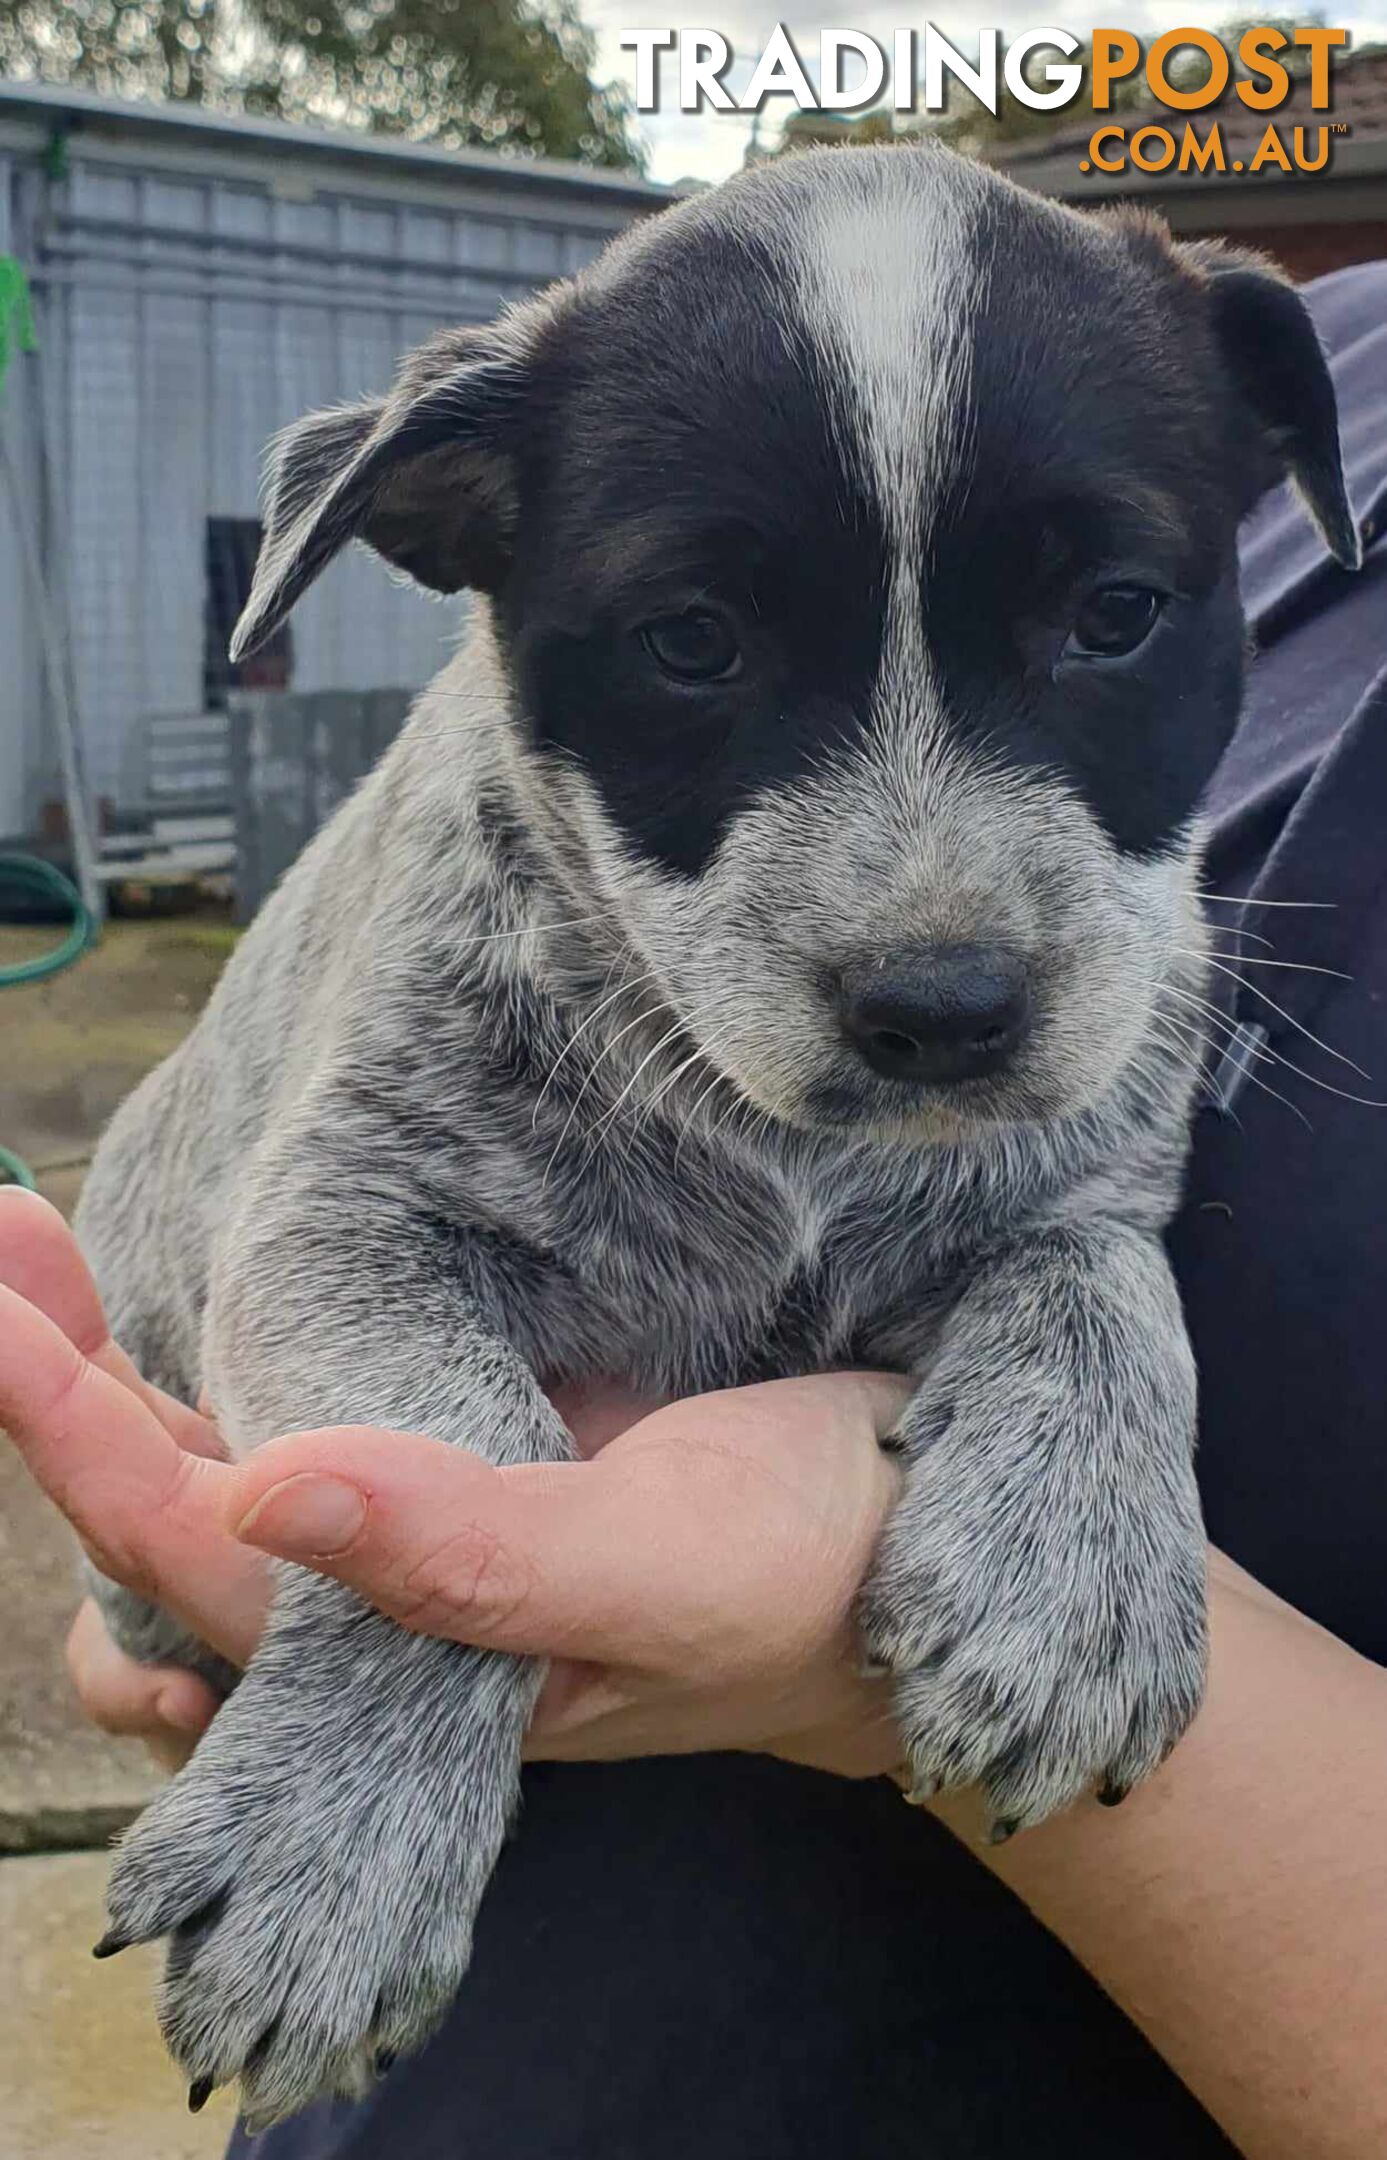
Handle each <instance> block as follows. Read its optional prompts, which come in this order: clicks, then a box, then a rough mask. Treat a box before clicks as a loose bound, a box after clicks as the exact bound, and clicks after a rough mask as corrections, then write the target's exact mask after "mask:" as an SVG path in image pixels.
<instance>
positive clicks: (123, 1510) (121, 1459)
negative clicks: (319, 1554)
mask: <svg viewBox="0 0 1387 2160" xmlns="http://www.w3.org/2000/svg"><path fill="white" fill-rule="evenodd" d="M0 1426H2V1427H4V1429H5V1430H6V1431H7V1432H8V1433H9V1435H10V1437H11V1439H12V1440H13V1441H14V1443H15V1445H16V1447H17V1448H18V1449H19V1452H20V1454H21V1455H22V1456H23V1458H24V1461H25V1463H26V1465H27V1467H28V1469H29V1471H30V1472H31V1474H32V1475H33V1477H34V1478H35V1479H36V1481H37V1482H38V1484H39V1485H40V1486H41V1487H42V1489H43V1491H44V1492H45V1493H46V1494H47V1495H48V1497H49V1499H50V1500H52V1501H53V1502H54V1504H55V1505H56V1506H57V1507H58V1508H60V1509H61V1511H62V1513H63V1514H64V1515H65V1516H66V1517H67V1519H68V1521H69V1522H70V1523H71V1524H72V1527H73V1529H74V1530H75V1531H76V1532H77V1535H78V1537H79V1538H80V1539H81V1540H82V1542H83V1544H84V1545H85V1546H86V1548H87V1550H88V1552H89V1553H90V1554H91V1556H92V1558H93V1559H94V1560H95V1562H96V1564H97V1566H98V1567H99V1568H100V1569H101V1571H102V1573H103V1574H104V1575H108V1576H109V1577H110V1578H111V1579H112V1581H114V1582H118V1583H123V1584H124V1585H125V1587H126V1588H127V1589H130V1590H133V1591H134V1592H135V1593H136V1594H137V1595H138V1596H140V1597H145V1598H148V1599H150V1600H151V1601H152V1602H154V1603H156V1604H159V1605H163V1606H164V1607H165V1608H166V1609H167V1610H168V1611H170V1612H172V1613H174V1614H175V1615H176V1616H177V1617H178V1618H179V1619H181V1620H183V1621H185V1623H186V1624H187V1625H188V1626H190V1627H191V1628H193V1630H194V1631H195V1632H196V1633H197V1634H198V1635H199V1636H200V1637H201V1638H202V1640H203V1641H204V1642H207V1643H209V1644H210V1645H211V1646H212V1648H213V1649H216V1650H219V1651H220V1652H221V1653H222V1655H223V1656H225V1657H228V1658H230V1659H232V1660H233V1661H234V1662H235V1663H238V1664H244V1663H245V1661H246V1659H247V1658H248V1657H249V1655H250V1652H251V1650H252V1649H253V1648H254V1645H255V1642H256V1640H257V1639H258V1636H259V1632H260V1628H261V1625H262V1624H263V1619H264V1610H265V1605H266V1602H267V1597H268V1583H267V1579H266V1575H265V1570H264V1569H263V1567H258V1566H256V1565H255V1564H253V1563H252V1562H251V1560H250V1556H249V1555H248V1554H247V1553H246V1551H245V1550H244V1548H241V1547H238V1546H237V1545H236V1544H235V1542H234V1541H233V1540H232V1539H230V1538H228V1537H227V1536H226V1533H225V1528H224V1514H225V1504H224V1501H223V1500H222V1497H221V1493H220V1489H219V1488H220V1484H221V1481H223V1480H225V1479H227V1478H229V1477H230V1476H231V1474H232V1473H231V1470H230V1468H229V1467H228V1466H227V1465H226V1464H224V1463H218V1462H211V1461H208V1460H206V1459H204V1458H202V1457H199V1456H198V1455H194V1454H188V1453H186V1452H185V1451H184V1450H183V1448H181V1447H180V1446H179V1444H178V1442H177V1441H176V1440H175V1438H174V1437H173V1435H172V1434H171V1433H170V1432H169V1430H168V1428H167V1427H166V1426H165V1425H164V1424H163V1423H162V1421H161V1420H160V1419H159V1418H158V1417H157V1416H156V1415H155V1413H154V1411H153V1410H152V1409H151V1407H150V1405H149V1403H148V1402H147V1401H146V1400H145V1399H144V1397H143V1395H139V1394H135V1393H133V1392H132V1391H131V1389H129V1388H128V1387H127V1386H125V1384H124V1382H123V1381H121V1380H119V1379H117V1378H116V1377H114V1376H113V1375H112V1374H111V1373H110V1372H107V1371H105V1370H104V1369H103V1368H102V1367H101V1366H100V1365H97V1364H95V1363H93V1362H92V1361H91V1360H90V1359H89V1358H86V1357H84V1356H83V1355H82V1353H81V1352H80V1351H79V1350H77V1349H76V1348H75V1347H74V1346H73V1344H72V1343H71V1342H70V1341H69V1340H68V1338H67V1336H66V1335H65V1334H64V1333H63V1331H62V1329H61V1328H60V1327H59V1326H58V1325H57V1324H56V1323H55V1322H54V1321H53V1320H51V1319H49V1317H48V1316H47V1314H46V1313H42V1312H40V1311H39V1310H38V1308H37V1307H36V1306H34V1305H30V1304H28V1303H26V1301H25V1300H24V1299H23V1298H20V1297H17V1296H16V1295H15V1293H14V1292H13V1291H12V1290H9V1289H6V1288H4V1287H3V1286H0Z"/></svg>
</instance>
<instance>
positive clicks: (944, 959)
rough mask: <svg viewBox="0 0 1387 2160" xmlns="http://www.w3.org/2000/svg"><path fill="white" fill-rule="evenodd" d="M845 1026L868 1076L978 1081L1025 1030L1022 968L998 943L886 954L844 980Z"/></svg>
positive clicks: (1025, 984) (1025, 994)
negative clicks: (865, 1063) (868, 1072)
mask: <svg viewBox="0 0 1387 2160" xmlns="http://www.w3.org/2000/svg"><path fill="white" fill-rule="evenodd" d="M840 1011H841V1013H842V1019H843V1025H844V1027H845V1028H846V1030H847V1033H848V1036H849V1038H850V1040H851V1042H852V1044H853V1046H854V1048H855V1049H856V1050H858V1051H859V1052H860V1054H861V1055H862V1056H863V1057H864V1058H865V1059H866V1061H867V1063H868V1064H869V1065H870V1066H871V1068H872V1071H873V1072H878V1073H882V1074H884V1075H885V1076H886V1078H887V1079H890V1080H915V1081H934V1082H936V1083H941V1082H945V1081H951V1080H979V1079H983V1078H984V1077H985V1076H986V1075H987V1074H989V1073H996V1072H999V1071H1000V1070H1001V1068H1002V1067H1003V1066H1004V1065H1005V1064H1006V1062H1007V1060H1008V1058H1010V1057H1011V1055H1012V1053H1013V1052H1014V1051H1015V1049H1016V1047H1017V1045H1018V1044H1019V1043H1020V1041H1021V1038H1022V1036H1023V1035H1024V1033H1025V1031H1026V1020H1027V1017H1028V1014H1029V1011H1030V989H1029V985H1028V982H1027V978H1026V969H1025V964H1024V962H1022V961H1021V960H1019V959H1018V958H1017V957H1016V955H1015V954H1014V953H1009V952H1006V951H1005V950H1003V948H1002V947H1000V946H996V945H932V946H926V947H924V948H922V949H921V950H919V951H916V952H903V953H892V954H889V955H888V956H887V957H886V959H885V960H884V961H882V962H880V963H878V964H877V965H875V966H870V967H861V968H850V969H848V970H847V971H846V973H845V974H844V976H843V979H842V1002H841V1006H840Z"/></svg>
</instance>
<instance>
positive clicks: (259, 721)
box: [230, 689, 415, 922]
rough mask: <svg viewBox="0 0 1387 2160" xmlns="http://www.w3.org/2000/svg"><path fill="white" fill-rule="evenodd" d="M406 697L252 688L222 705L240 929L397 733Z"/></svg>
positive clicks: (407, 693) (401, 693)
mask: <svg viewBox="0 0 1387 2160" xmlns="http://www.w3.org/2000/svg"><path fill="white" fill-rule="evenodd" d="M414 696H415V692H414V691H413V690H407V689H406V690H310V691H304V692H294V691H275V690H260V691H255V692H247V693H240V694H238V695H237V696H236V697H234V698H233V699H232V700H231V709H230V722H231V741H230V750H231V760H230V762H231V790H232V805H233V811H234V815H235V820H236V917H237V920H238V921H239V922H249V921H250V919H251V917H252V915H254V913H255V911H256V909H257V908H258V907H259V906H260V905H261V903H262V902H263V900H264V899H265V896H266V894H267V893H268V892H269V891H270V890H271V888H272V887H273V886H274V885H276V884H277V883H278V881H279V879H280V878H281V877H283V875H284V873H285V871H286V870H287V869H288V868H289V865H290V864H291V863H292V862H293V860H294V858H295V857H296V856H297V855H298V854H299V852H300V850H301V849H302V848H304V847H305V846H306V845H307V844H308V842H309V841H310V840H311V839H312V837H313V835H314V833H315V832H316V831H317V830H318V827H319V826H320V825H321V824H323V823H324V821H325V820H326V819H327V818H329V817H331V815H332V813H333V811H334V810H335V809H336V808H337V805H338V803H339V802H341V800H342V798H343V796H344V795H347V794H349V793H350V791H351V789H352V788H354V787H355V786H356V783H357V781H358V780H361V779H363V778H364V777H365V775H366V774H367V773H368V772H369V771H370V770H371V768H372V766H373V765H375V764H376V762H377V761H378V759H379V758H380V757H382V756H383V754H384V753H385V751H386V750H387V749H388V748H389V747H390V744H391V743H392V742H393V741H394V739H395V737H396V736H397V735H398V733H399V731H400V728H401V726H402V724H403V722H404V718H405V715H406V713H407V712H408V711H409V708H410V704H411V703H412V701H413V699H414Z"/></svg>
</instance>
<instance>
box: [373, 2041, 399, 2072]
mask: <svg viewBox="0 0 1387 2160" xmlns="http://www.w3.org/2000/svg"><path fill="white" fill-rule="evenodd" d="M398 2060H399V2056H398V2054H397V2053H396V2050H395V2049H394V2048H377V2049H376V2076H377V2077H386V2076H388V2074H389V2073H390V2071H392V2070H393V2069H394V2067H395V2065H396V2063H397V2062H398Z"/></svg>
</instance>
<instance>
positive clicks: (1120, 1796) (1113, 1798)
mask: <svg viewBox="0 0 1387 2160" xmlns="http://www.w3.org/2000/svg"><path fill="white" fill-rule="evenodd" d="M1131 1789H1132V1788H1131V1786H1130V1785H1123V1784H1121V1783H1119V1781H1118V1780H1117V1779H1116V1778H1104V1780H1103V1782H1102V1784H1101V1785H1100V1786H1099V1788H1098V1790H1097V1792H1096V1794H1095V1795H1094V1798H1095V1799H1096V1800H1097V1802H1098V1805H1099V1807H1121V1805H1122V1803H1123V1801H1124V1800H1125V1799H1126V1797H1127V1795H1128V1793H1129V1792H1130V1791H1131Z"/></svg>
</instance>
